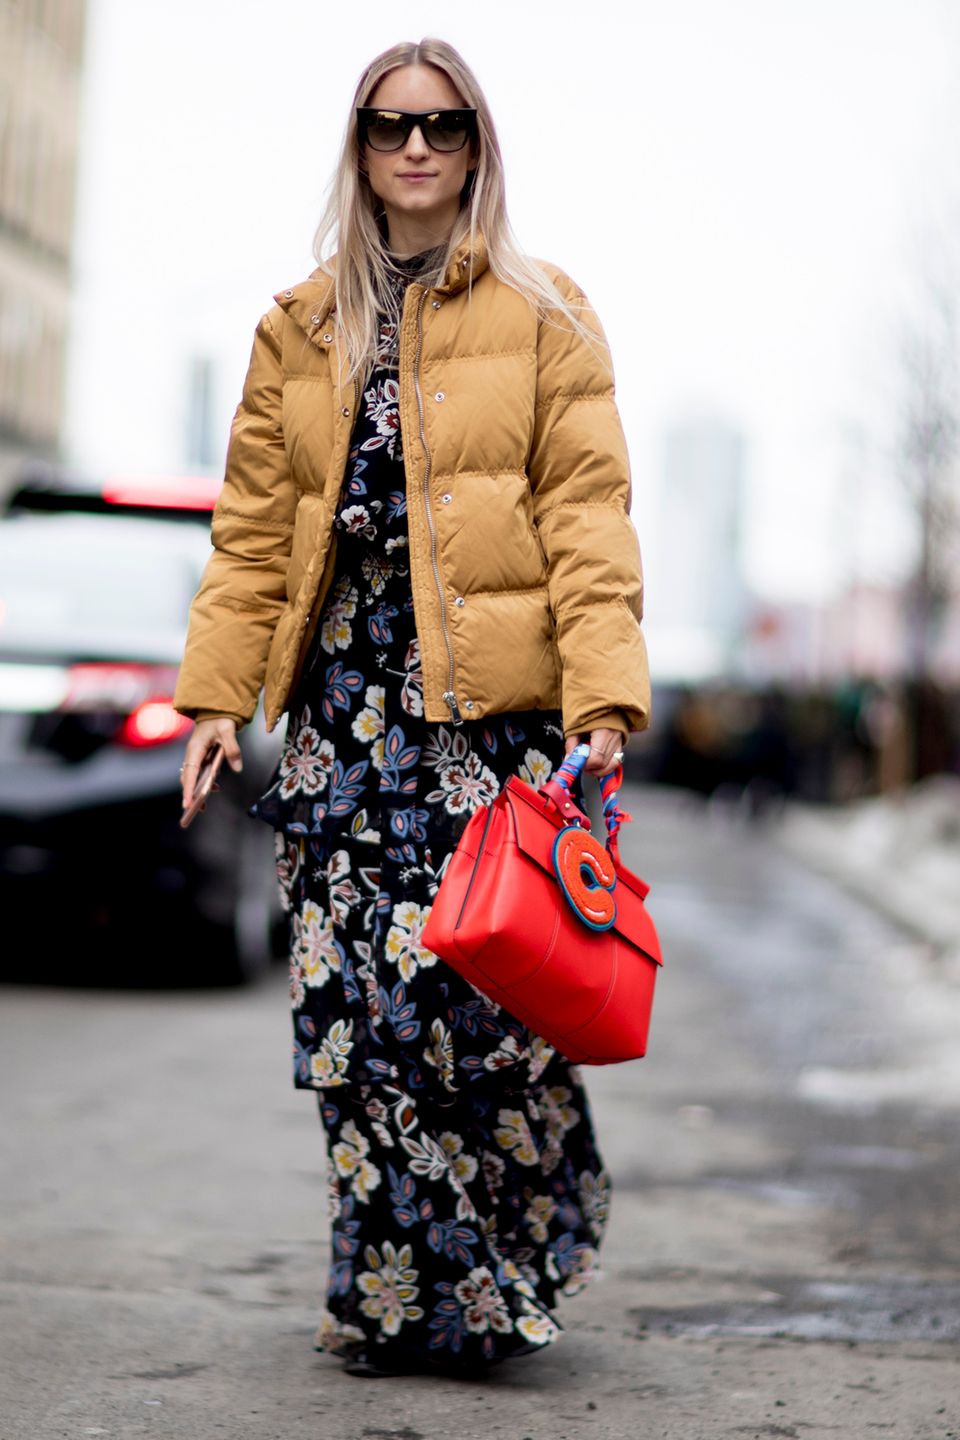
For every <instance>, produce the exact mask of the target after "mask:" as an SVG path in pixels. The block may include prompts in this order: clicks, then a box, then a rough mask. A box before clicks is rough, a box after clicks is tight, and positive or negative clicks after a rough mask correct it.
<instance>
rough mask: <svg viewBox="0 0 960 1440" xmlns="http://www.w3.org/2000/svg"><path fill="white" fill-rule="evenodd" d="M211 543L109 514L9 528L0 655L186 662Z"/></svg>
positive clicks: (2, 556) (181, 528) (185, 529)
mask: <svg viewBox="0 0 960 1440" xmlns="http://www.w3.org/2000/svg"><path fill="white" fill-rule="evenodd" d="M209 554H210V541H209V537H208V536H207V534H206V532H205V531H204V530H202V529H200V527H199V526H198V527H197V528H196V529H193V527H190V526H185V525H182V524H177V523H176V522H175V521H163V520H153V519H151V520H140V519H136V518H128V517H124V518H122V519H121V518H120V517H116V518H114V517H111V516H102V515H73V514H67V515H38V516H32V515H30V516H27V515H24V516H22V517H19V518H16V519H9V520H4V521H2V522H0V651H2V652H3V653H4V654H6V655H8V656H9V655H11V654H13V655H17V654H33V655H42V656H48V655H50V656H52V655H56V656H60V657H63V658H72V657H78V658H83V657H93V658H100V657H107V658H123V659H137V660H158V661H166V662H170V661H174V662H175V661H177V660H178V659H179V658H180V653H181V651H182V647H183V637H184V632H185V629H186V621H187V612H188V609H189V606H190V601H191V599H192V598H193V595H194V592H195V591H196V588H197V585H198V583H199V580H200V574H201V571H202V569H203V566H204V563H205V561H206V559H207V556H208V555H209Z"/></svg>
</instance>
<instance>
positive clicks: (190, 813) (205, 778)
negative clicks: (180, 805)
mask: <svg viewBox="0 0 960 1440" xmlns="http://www.w3.org/2000/svg"><path fill="white" fill-rule="evenodd" d="M222 764H223V746H222V745H221V744H220V741H219V740H217V741H216V742H215V743H214V744H213V745H212V746H211V747H210V749H209V750H208V751H207V753H206V755H204V757H203V762H202V764H201V766H200V770H199V772H198V774H197V783H196V785H195V786H194V788H193V799H192V800H191V801H190V804H189V805H188V806H187V808H186V810H184V812H183V814H182V815H181V816H180V829H181V830H186V828H187V826H188V825H191V824H192V823H193V821H194V820H195V819H196V818H197V816H198V815H199V814H200V811H201V810H202V809H203V808H204V806H205V804H206V802H207V797H208V795H210V794H212V793H213V791H214V790H215V789H216V788H217V787H216V784H215V781H216V778H217V775H218V774H219V773H220V766H221V765H222Z"/></svg>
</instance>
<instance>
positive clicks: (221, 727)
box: [180, 715, 243, 809]
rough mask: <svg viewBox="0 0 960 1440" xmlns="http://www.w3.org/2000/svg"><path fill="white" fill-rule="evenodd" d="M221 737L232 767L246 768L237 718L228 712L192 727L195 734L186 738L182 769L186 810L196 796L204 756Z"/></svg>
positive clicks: (233, 768)
mask: <svg viewBox="0 0 960 1440" xmlns="http://www.w3.org/2000/svg"><path fill="white" fill-rule="evenodd" d="M218 740H219V741H220V744H221V745H222V746H223V753H224V756H225V757H226V761H227V764H228V765H229V766H230V769H231V770H237V771H240V770H242V769H243V758H242V756H241V754H240V746H239V744H238V743H237V722H236V720H231V719H230V717H229V716H228V715H223V716H221V717H220V718H219V719H218V720H200V721H199V722H198V723H197V724H196V725H195V726H194V727H193V734H192V735H191V736H190V739H189V740H188V741H187V750H186V754H185V755H184V757H183V768H182V770H181V771H180V784H181V785H182V786H183V808H184V809H186V808H187V806H188V805H189V804H190V801H191V800H192V799H193V787H194V785H195V784H196V780H197V772H198V770H199V769H200V766H201V764H202V763H203V757H204V755H206V753H207V751H208V750H209V749H210V748H211V747H212V746H213V745H215V744H216V743H217V741H218Z"/></svg>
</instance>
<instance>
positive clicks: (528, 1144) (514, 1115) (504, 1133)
mask: <svg viewBox="0 0 960 1440" xmlns="http://www.w3.org/2000/svg"><path fill="white" fill-rule="evenodd" d="M497 1119H498V1120H499V1121H500V1126H499V1129H497V1130H494V1132H493V1138H494V1140H496V1142H497V1144H498V1145H499V1146H500V1149H501V1150H510V1151H512V1152H513V1158H514V1160H516V1162H517V1164H518V1165H536V1163H537V1160H538V1158H539V1157H538V1155H537V1147H536V1145H534V1143H533V1136H532V1135H531V1134H530V1126H529V1125H528V1123H527V1117H526V1116H525V1115H523V1114H521V1112H520V1111H519V1110H501V1111H499V1112H498V1114H497Z"/></svg>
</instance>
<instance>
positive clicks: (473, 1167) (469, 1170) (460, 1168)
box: [437, 1130, 477, 1185]
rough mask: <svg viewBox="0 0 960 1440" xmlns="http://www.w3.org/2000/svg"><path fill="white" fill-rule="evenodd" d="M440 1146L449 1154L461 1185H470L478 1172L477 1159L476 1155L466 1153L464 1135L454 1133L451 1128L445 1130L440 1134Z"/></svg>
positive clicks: (438, 1137)
mask: <svg viewBox="0 0 960 1440" xmlns="http://www.w3.org/2000/svg"><path fill="white" fill-rule="evenodd" d="M437 1139H438V1140H439V1141H440V1148H441V1149H442V1150H444V1151H445V1152H446V1154H447V1155H448V1156H449V1159H450V1164H451V1165H452V1166H453V1173H454V1174H455V1175H456V1177H457V1179H458V1180H459V1181H460V1184H461V1185H469V1183H470V1181H471V1180H472V1179H473V1178H474V1176H475V1175H476V1173H477V1160H476V1156H474V1155H464V1153H463V1136H462V1135H454V1134H453V1132H452V1131H451V1130H444V1132H443V1134H442V1135H438V1136H437Z"/></svg>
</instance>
